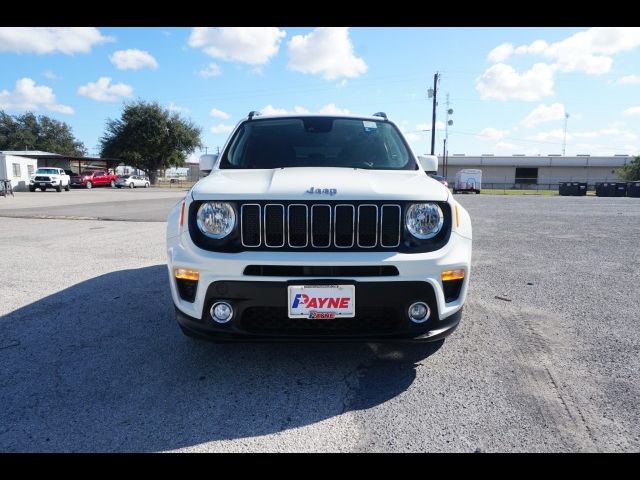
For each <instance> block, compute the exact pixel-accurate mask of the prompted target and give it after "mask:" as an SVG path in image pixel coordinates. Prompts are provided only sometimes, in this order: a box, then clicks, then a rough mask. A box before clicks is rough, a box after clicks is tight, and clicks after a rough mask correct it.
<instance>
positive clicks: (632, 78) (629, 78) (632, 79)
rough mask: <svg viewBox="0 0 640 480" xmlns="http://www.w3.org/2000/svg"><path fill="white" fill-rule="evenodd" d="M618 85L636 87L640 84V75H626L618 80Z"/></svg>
mask: <svg viewBox="0 0 640 480" xmlns="http://www.w3.org/2000/svg"><path fill="white" fill-rule="evenodd" d="M618 83H620V84H622V85H635V84H638V83H640V75H625V76H624V77H622V78H620V80H618Z"/></svg>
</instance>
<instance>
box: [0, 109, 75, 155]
mask: <svg viewBox="0 0 640 480" xmlns="http://www.w3.org/2000/svg"><path fill="white" fill-rule="evenodd" d="M0 150H43V151H45V152H52V153H59V154H60V155H72V156H82V155H85V154H86V153H87V149H86V148H85V146H84V144H83V143H82V142H81V141H79V140H78V139H76V138H75V137H74V135H73V131H72V130H71V127H70V126H69V125H68V124H66V123H64V122H60V121H58V120H54V119H53V118H50V117H47V116H46V115H39V116H37V117H36V116H35V115H34V114H33V113H31V112H27V113H24V114H22V115H9V114H7V113H5V112H4V111H2V110H0Z"/></svg>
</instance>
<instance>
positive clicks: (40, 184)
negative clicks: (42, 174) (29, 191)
mask: <svg viewBox="0 0 640 480" xmlns="http://www.w3.org/2000/svg"><path fill="white" fill-rule="evenodd" d="M38 186H39V187H46V186H47V184H46V183H39V184H38Z"/></svg>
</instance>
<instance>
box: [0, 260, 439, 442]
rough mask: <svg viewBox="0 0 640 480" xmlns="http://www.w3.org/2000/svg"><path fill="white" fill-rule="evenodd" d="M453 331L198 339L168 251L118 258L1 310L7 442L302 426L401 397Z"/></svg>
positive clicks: (143, 438) (168, 438)
mask: <svg viewBox="0 0 640 480" xmlns="http://www.w3.org/2000/svg"><path fill="white" fill-rule="evenodd" d="M442 343H443V342H442V341H440V342H435V343H430V344H408V343H394V344H364V343H363V344H358V343H324V344H322V343H311V344H308V343H297V344H296V343H282V344H281V343H275V344H269V343H258V344H254V343H238V344H215V343H210V342H205V341H199V340H193V339H190V338H187V337H184V336H183V335H182V334H181V333H180V330H179V328H178V326H177V325H176V323H175V320H174V313H173V305H172V302H171V297H170V292H169V285H168V278H167V270H166V266H165V265H156V266H151V267H145V268H139V269H133V270H122V271H116V272H112V273H108V274H105V275H101V276H99V277H96V278H93V279H90V280H87V281H84V282H81V283H78V284H76V285H73V286H72V287H69V288H67V289H65V290H62V291H60V292H58V293H55V294H53V295H50V296H48V297H45V298H43V299H41V300H38V301H36V302H34V303H32V304H30V305H27V306H25V307H22V308H20V309H18V310H15V311H13V312H11V313H9V314H7V315H5V316H2V317H0V405H2V408H1V409H0V451H5V452H7V451H159V450H172V449H178V448H183V447H190V446H195V445H198V444H201V443H204V442H211V441H219V440H231V439H240V438H247V437H254V436H259V435H267V434H271V433H277V432H280V431H283V430H287V429H291V428H297V427H303V426H306V425H311V424H313V423H316V422H320V421H322V420H326V419H329V418H332V417H335V416H338V415H340V414H342V413H344V412H346V411H349V410H359V409H367V408H371V407H375V406H376V405H379V404H382V403H384V402H386V401H388V400H390V399H392V398H394V397H396V396H397V395H399V394H400V393H402V392H403V391H405V390H406V389H407V388H409V386H410V385H411V384H412V382H413V380H414V379H415V376H416V365H417V364H418V363H419V362H421V361H423V360H424V359H425V358H427V357H428V356H429V355H431V354H433V353H435V352H436V351H437V350H438V349H439V348H440V346H441V345H442ZM337 447H338V446H336V448H337ZM212 448H214V449H215V445H214V446H213V447H212ZM310 448H311V447H310V446H309V447H307V449H310ZM297 449H305V446H304V444H300V445H299V446H298V447H297Z"/></svg>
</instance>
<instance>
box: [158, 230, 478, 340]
mask: <svg viewBox="0 0 640 480" xmlns="http://www.w3.org/2000/svg"><path fill="white" fill-rule="evenodd" d="M185 230H186V229H185ZM167 254H168V264H167V266H168V273H169V277H170V285H171V295H172V298H173V302H174V304H175V306H176V313H177V319H178V322H179V323H180V325H181V326H182V327H183V328H185V329H187V330H189V331H192V332H194V333H199V334H209V335H214V336H216V337H217V338H219V339H226V338H228V339H233V338H238V337H245V338H247V339H249V338H270V339H277V338H283V339H291V338H303V337H304V338H311V337H313V338H317V337H320V338H324V339H337V338H347V339H358V340H360V339H367V338H369V339H370V338H376V339H384V338H388V339H392V338H401V337H403V338H418V339H423V340H424V339H426V340H437V339H438V338H441V337H443V336H445V335H447V334H448V333H450V332H451V331H453V329H455V327H456V326H457V324H458V322H459V320H460V317H461V310H462V306H463V304H464V301H465V298H466V294H467V288H468V284H469V275H470V262H471V239H469V238H466V237H464V236H462V235H460V234H458V233H457V232H452V234H451V237H450V240H449V242H448V243H447V245H445V246H444V247H443V248H441V249H439V250H437V251H433V252H425V253H416V254H402V253H397V252H357V253H346V252H345V253H341V252H331V253H328V252H280V251H273V252H252V251H246V252H240V253H222V252H211V251H205V250H202V249H200V248H198V247H197V246H195V245H194V244H193V242H192V241H191V238H190V236H189V234H188V232H186V231H182V232H180V233H179V234H178V235H175V236H172V235H170V236H168V238H167ZM248 265H278V266H300V265H310V266H394V267H396V268H397V270H398V273H399V275H397V276H368V277H353V276H351V277H345V276H341V277H338V278H336V277H329V276H323V277H321V278H316V277H313V278H309V277H305V278H299V277H298V278H296V277H294V276H290V277H286V278H285V277H272V276H258V275H245V273H244V271H245V267H247V266H248ZM176 268H185V269H192V270H197V271H198V272H199V276H200V279H199V281H198V285H197V288H196V292H195V298H194V301H193V302H188V301H185V300H183V299H182V298H181V297H180V295H179V292H178V288H177V283H176V279H175V277H174V269H176ZM446 269H464V270H465V278H464V281H463V283H462V286H461V289H460V293H459V295H458V297H457V298H456V299H455V300H453V301H447V300H446V299H445V293H444V289H443V284H442V281H441V279H440V275H441V272H442V271H443V270H446ZM318 282H320V283H323V284H354V285H356V309H358V307H367V309H365V310H363V312H356V315H357V317H356V318H358V317H359V316H360V315H359V314H360V313H363V315H362V316H363V318H364V320H363V321H364V323H365V324H366V323H367V322H371V321H373V320H372V319H371V311H372V310H380V311H382V312H383V313H384V312H385V311H386V312H387V313H388V314H390V315H391V316H394V317H395V318H396V319H398V320H397V321H398V323H397V324H394V325H393V326H392V327H393V328H390V329H388V330H386V331H380V329H378V330H377V331H376V330H375V329H372V330H371V331H370V332H367V331H366V328H365V329H364V330H363V329H360V330H359V331H355V332H354V331H352V332H351V333H350V332H348V331H345V329H342V330H339V331H335V328H334V329H333V330H331V329H327V331H324V332H316V333H318V334H317V335H316V334H315V333H314V332H309V331H305V332H300V331H295V329H292V328H291V325H287V324H286V323H287V322H286V320H287V311H286V308H287V298H286V295H287V293H286V292H287V289H286V286H287V284H296V285H309V284H314V283H318ZM220 286H222V287H221V288H222V290H221V291H220V290H219V289H218V287H220ZM225 287H226V290H225ZM214 299H220V300H230V301H231V303H233V304H234V308H239V309H240V310H238V311H237V312H236V313H234V316H235V321H234V320H232V321H231V322H230V325H227V326H224V325H219V324H217V323H215V322H213V320H211V318H210V316H209V309H210V308H211V305H212V304H213V301H214ZM425 299H426V301H427V303H428V304H429V308H430V309H431V311H432V313H431V317H430V320H428V321H427V322H425V323H424V324H421V325H414V324H413V323H411V322H410V321H409V320H408V318H407V317H406V310H407V308H408V306H409V304H410V303H412V302H415V301H418V300H423V301H425ZM236 304H237V305H238V306H237V307H236ZM260 306H262V307H264V308H266V309H265V310H262V311H261V312H257V311H255V310H253V311H251V312H249V313H250V314H251V315H253V316H254V317H258V320H259V318H260V317H264V318H270V319H271V321H272V323H273V324H274V325H275V327H276V328H274V329H272V330H268V329H266V330H265V329H264V328H262V329H260V328H255V325H253V326H252V327H251V328H248V327H247V325H246V322H245V321H244V320H243V317H244V312H245V310H248V309H249V308H250V307H260ZM274 309H275V310H274ZM385 309H391V310H385ZM283 312H284V313H283ZM384 316H385V315H384V314H383V315H378V317H384ZM387 316H389V315H387ZM283 318H284V319H283ZM343 320H346V319H343ZM380 321H382V320H380ZM336 322H337V321H336ZM403 322H404V323H403ZM281 325H283V326H285V327H287V328H282V329H279V328H278V327H279V326H281ZM365 326H366V325H365ZM334 327H335V326H334ZM311 328H313V327H311ZM292 330H293V331H292ZM356 330H358V329H356ZM383 330H384V329H383Z"/></svg>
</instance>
